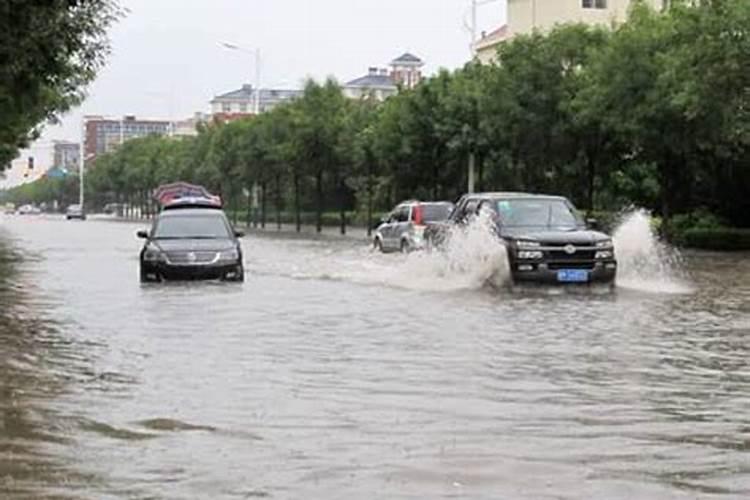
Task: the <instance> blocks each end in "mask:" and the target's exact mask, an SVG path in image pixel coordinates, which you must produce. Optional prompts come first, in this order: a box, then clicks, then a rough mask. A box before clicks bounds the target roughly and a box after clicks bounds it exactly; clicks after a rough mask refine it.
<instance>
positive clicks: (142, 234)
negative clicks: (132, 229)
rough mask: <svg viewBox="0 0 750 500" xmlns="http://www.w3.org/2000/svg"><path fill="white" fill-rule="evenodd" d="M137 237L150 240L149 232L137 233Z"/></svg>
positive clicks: (141, 231)
mask: <svg viewBox="0 0 750 500" xmlns="http://www.w3.org/2000/svg"><path fill="white" fill-rule="evenodd" d="M135 235H136V236H138V237H139V238H140V239H142V240H146V239H148V231H144V230H140V231H138V232H137V233H135Z"/></svg>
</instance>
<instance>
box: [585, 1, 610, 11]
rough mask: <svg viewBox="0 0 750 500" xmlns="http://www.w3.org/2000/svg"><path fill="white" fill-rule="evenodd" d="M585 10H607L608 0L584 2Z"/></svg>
mask: <svg viewBox="0 0 750 500" xmlns="http://www.w3.org/2000/svg"><path fill="white" fill-rule="evenodd" d="M581 5H582V6H583V8H584V9H606V8H607V0H582V4H581Z"/></svg>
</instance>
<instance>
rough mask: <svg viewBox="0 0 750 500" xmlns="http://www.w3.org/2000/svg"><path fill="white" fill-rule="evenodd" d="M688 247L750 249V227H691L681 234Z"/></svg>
mask: <svg viewBox="0 0 750 500" xmlns="http://www.w3.org/2000/svg"><path fill="white" fill-rule="evenodd" d="M680 239H681V240H682V244H684V246H686V247H691V248H700V249H704V250H729V251H738V250H750V229H736V228H727V227H719V228H708V229H705V228H691V229H688V230H686V231H685V232H684V233H682V234H681V236H680Z"/></svg>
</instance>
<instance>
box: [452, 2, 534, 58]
mask: <svg viewBox="0 0 750 500" xmlns="http://www.w3.org/2000/svg"><path fill="white" fill-rule="evenodd" d="M497 1H498V0H471V21H470V23H469V26H466V17H464V27H468V29H469V31H471V46H470V49H471V57H472V58H473V57H475V56H476V55H477V49H476V45H477V32H478V31H479V28H478V27H477V26H478V23H477V11H478V10H479V7H482V6H484V5H488V4H491V3H495V2H497ZM532 1H533V0H532Z"/></svg>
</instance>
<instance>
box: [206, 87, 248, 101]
mask: <svg viewBox="0 0 750 500" xmlns="http://www.w3.org/2000/svg"><path fill="white" fill-rule="evenodd" d="M253 92H254V89H253V86H252V85H250V84H248V83H245V84H244V85H242V87H240V88H239V89H237V90H232V91H231V92H227V93H225V94H221V95H217V96H216V97H214V98H213V100H212V101H211V102H214V101H220V100H230V101H237V100H247V101H249V100H251V99H252V98H253Z"/></svg>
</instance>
